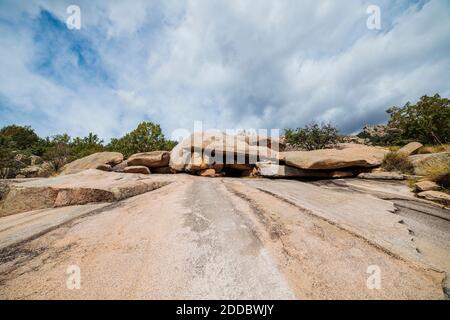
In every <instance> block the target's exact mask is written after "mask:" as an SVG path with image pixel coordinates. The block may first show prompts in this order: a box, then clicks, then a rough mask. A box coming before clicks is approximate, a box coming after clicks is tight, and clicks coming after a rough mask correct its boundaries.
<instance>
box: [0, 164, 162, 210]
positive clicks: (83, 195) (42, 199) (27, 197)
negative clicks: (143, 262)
mask: <svg viewBox="0 0 450 320" xmlns="http://www.w3.org/2000/svg"><path fill="white" fill-rule="evenodd" d="M145 168H146V167H145ZM146 169H147V170H148V168H146ZM168 183H169V181H167V180H162V179H158V178H151V176H149V178H143V177H142V176H139V175H132V174H125V173H109V172H103V171H100V170H94V169H89V170H84V171H82V172H79V173H77V174H71V175H63V176H57V177H53V178H45V179H33V180H30V181H27V182H17V183H13V184H8V192H7V193H6V194H4V198H3V199H2V203H1V206H0V216H5V215H10V214H14V213H19V212H24V211H29V210H35V209H43V208H51V207H57V206H68V205H79V204H87V203H95V202H112V201H118V200H122V199H125V198H128V197H131V196H135V195H138V194H141V193H144V192H148V191H151V190H154V189H156V188H159V187H161V186H164V185H166V184H168Z"/></svg>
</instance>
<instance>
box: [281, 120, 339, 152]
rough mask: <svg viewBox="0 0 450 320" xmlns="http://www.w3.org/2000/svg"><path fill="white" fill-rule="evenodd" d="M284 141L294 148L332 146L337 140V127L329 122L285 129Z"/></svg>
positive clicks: (309, 148)
mask: <svg viewBox="0 0 450 320" xmlns="http://www.w3.org/2000/svg"><path fill="white" fill-rule="evenodd" d="M284 136H285V140H286V143H288V144H290V145H291V146H292V147H294V148H296V149H302V150H316V149H325V148H328V147H333V146H334V145H335V144H336V143H337V142H339V132H338V129H337V128H336V127H334V126H332V125H331V124H329V123H328V124H323V123H322V124H321V125H320V126H319V125H318V124H317V123H311V124H309V125H306V126H305V127H304V128H297V129H295V130H294V129H285V130H284Z"/></svg>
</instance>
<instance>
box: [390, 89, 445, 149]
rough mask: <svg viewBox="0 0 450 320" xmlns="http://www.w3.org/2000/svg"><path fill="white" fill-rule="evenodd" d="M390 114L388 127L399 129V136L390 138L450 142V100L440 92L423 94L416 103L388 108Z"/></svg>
mask: <svg viewBox="0 0 450 320" xmlns="http://www.w3.org/2000/svg"><path fill="white" fill-rule="evenodd" d="M387 113H388V114H389V115H390V120H389V123H388V127H390V128H395V129H397V130H398V134H397V137H395V139H390V140H403V141H412V140H415V141H419V142H421V143H423V144H445V143H448V142H450V100H449V99H446V98H441V97H440V96H439V94H436V95H434V96H432V97H429V96H423V97H422V98H420V100H419V101H418V102H417V103H416V104H411V103H410V102H408V103H406V104H405V105H404V106H403V107H401V108H397V107H392V108H390V109H388V110H387Z"/></svg>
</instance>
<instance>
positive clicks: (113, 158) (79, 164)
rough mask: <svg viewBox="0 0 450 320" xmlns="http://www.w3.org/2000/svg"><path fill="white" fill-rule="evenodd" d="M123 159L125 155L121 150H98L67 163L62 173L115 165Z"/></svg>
mask: <svg viewBox="0 0 450 320" xmlns="http://www.w3.org/2000/svg"><path fill="white" fill-rule="evenodd" d="M122 161H123V155H122V154H121V153H119V152H97V153H94V154H91V155H89V156H87V157H84V158H81V159H78V160H75V161H73V162H71V163H68V164H66V165H65V166H64V167H63V168H62V170H61V175H66V174H73V173H78V172H81V171H83V170H87V169H97V167H99V166H100V165H104V164H108V165H110V166H111V167H114V166H115V165H116V164H119V163H121V162H122Z"/></svg>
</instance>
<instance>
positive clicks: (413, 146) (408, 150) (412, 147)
mask: <svg viewBox="0 0 450 320" xmlns="http://www.w3.org/2000/svg"><path fill="white" fill-rule="evenodd" d="M422 147H423V144H421V143H420V142H410V143H408V144H407V145H406V146H403V147H402V148H400V149H399V150H398V151H397V152H399V153H403V154H406V155H408V156H409V155H412V154H414V153H415V152H417V150H419V149H420V148H422Z"/></svg>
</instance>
